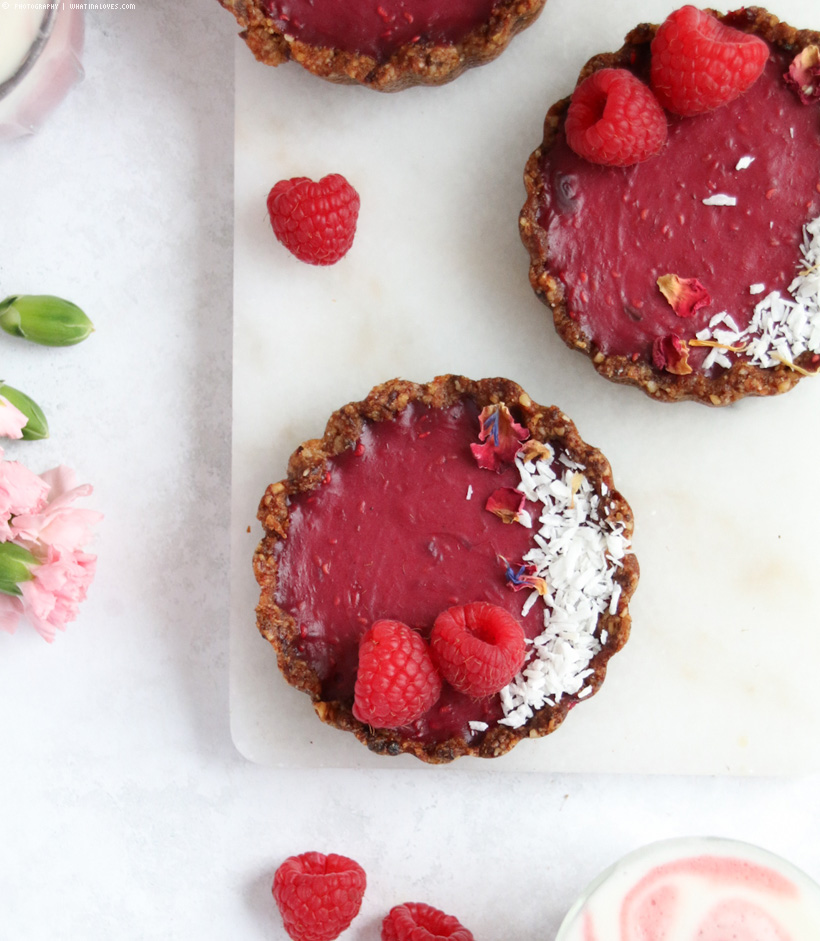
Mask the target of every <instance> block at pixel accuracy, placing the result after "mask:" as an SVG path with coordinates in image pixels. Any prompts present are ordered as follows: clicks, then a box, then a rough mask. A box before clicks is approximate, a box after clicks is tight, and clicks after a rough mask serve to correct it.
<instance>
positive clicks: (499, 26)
mask: <svg viewBox="0 0 820 941" xmlns="http://www.w3.org/2000/svg"><path fill="white" fill-rule="evenodd" d="M545 2H546V0H323V2H322V3H315V2H314V0H220V3H221V4H222V5H223V6H224V7H225V8H226V9H228V10H230V11H231V12H232V13H233V14H234V16H235V17H236V19H237V21H238V23H239V25H240V26H241V27H242V33H241V35H242V38H243V39H244V40H245V42H246V43H247V44H248V46H249V48H250V49H251V51H252V52H253V54H254V55H255V56H256V58H257V59H259V60H260V61H261V62H265V63H267V64H268V65H280V64H282V63H283V62H287V61H289V60H291V59H292V60H293V61H294V62H298V63H299V64H300V65H301V66H303V67H304V68H305V69H307V70H308V71H309V72H312V73H313V74H314V75H318V76H320V77H321V78H324V79H327V80H329V81H332V82H339V83H342V84H360V85H365V86H367V87H368V88H373V89H375V90H376V91H400V90H401V89H404V88H409V87H410V86H413V85H442V84H444V83H445V82H449V81H452V80H453V79H454V78H456V77H457V76H458V75H460V74H461V73H462V72H463V71H464V70H465V69H468V68H472V67H474V66H477V65H483V64H484V63H486V62H489V61H491V60H492V59H495V58H496V57H497V56H498V55H500V54H501V53H502V52H503V51H504V49H505V48H506V47H507V45H508V44H509V42H510V40H511V39H512V37H513V36H514V35H515V34H516V33H518V32H519V31H520V30H522V29H524V28H525V27H527V26H529V25H530V23H532V22H533V20H535V19H536V17H537V16H538V14H539V13H540V12H541V9H542V7H543V6H544V3H545Z"/></svg>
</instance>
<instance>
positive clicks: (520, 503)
mask: <svg viewBox="0 0 820 941" xmlns="http://www.w3.org/2000/svg"><path fill="white" fill-rule="evenodd" d="M524 503H525V498H524V494H523V493H521V491H520V490H514V489H513V488H512V487H499V488H498V490H494V491H493V492H492V493H491V494H490V496H489V497H488V498H487V502H486V503H485V504H484V509H485V510H489V511H490V513H495V515H496V516H497V517H498V518H499V519H500V520H501V522H502V523H517V522H518V518H519V513H520V512H521V511H522V510H523V509H524Z"/></svg>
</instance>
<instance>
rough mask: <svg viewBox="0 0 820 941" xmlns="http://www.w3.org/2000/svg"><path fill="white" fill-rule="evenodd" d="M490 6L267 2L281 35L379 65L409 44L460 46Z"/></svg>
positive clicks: (489, 1)
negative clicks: (366, 59) (353, 54)
mask: <svg viewBox="0 0 820 941" xmlns="http://www.w3.org/2000/svg"><path fill="white" fill-rule="evenodd" d="M494 2H495V0H447V2H444V3H442V2H441V0H323V2H321V3H316V2H314V0H270V2H269V3H268V13H269V15H270V17H271V19H272V20H273V22H274V23H275V25H276V27H277V29H279V30H281V31H282V32H283V33H284V34H285V35H287V36H289V37H293V38H294V39H298V40H299V41H301V42H304V43H308V44H309V45H312V46H323V47H326V48H328V49H340V50H342V51H343V52H350V53H355V54H358V55H366V56H371V57H372V58H374V59H376V60H377V61H383V60H384V59H386V58H388V57H389V56H390V55H392V54H393V53H394V52H395V51H396V50H397V49H399V48H400V47H402V46H404V45H407V44H413V43H421V42H424V43H433V44H435V45H444V44H450V43H456V42H459V41H460V40H462V39H463V38H464V37H465V36H466V35H467V34H468V33H469V32H471V31H472V30H473V29H476V28H477V27H479V26H481V25H482V24H483V23H486V22H487V21H488V20H489V17H490V13H491V11H492V8H493V4H494Z"/></svg>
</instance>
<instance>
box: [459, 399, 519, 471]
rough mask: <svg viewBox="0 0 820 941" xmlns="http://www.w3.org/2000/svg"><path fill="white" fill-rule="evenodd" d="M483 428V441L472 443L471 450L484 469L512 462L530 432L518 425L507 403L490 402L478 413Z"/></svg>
mask: <svg viewBox="0 0 820 941" xmlns="http://www.w3.org/2000/svg"><path fill="white" fill-rule="evenodd" d="M478 420H479V423H480V430H479V433H478V440H479V441H481V442H483V444H471V445H470V450H471V451H472V452H473V456H474V457H475V459H476V461H477V462H478V466H479V467H481V468H483V469H484V470H494V471H497V470H500V469H501V467H502V465H503V464H511V463H512V462H513V461H514V460H515V455H516V454H517V453H518V452H519V450H520V449H521V442H522V441H525V440H526V439H527V438H529V436H530V433H529V432H528V431H527V429H526V428H524V427H523V425H519V424H517V423H516V422H515V421H514V419H513V417H512V415H511V414H510V410H509V409H508V408H507V406H506V405H504V404H503V403H501V404H500V405H488V406H487V407H486V408H485V409H483V410H482V412H481V414H480V415H479V416H478Z"/></svg>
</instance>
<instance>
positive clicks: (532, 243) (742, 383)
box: [519, 7, 820, 406]
mask: <svg viewBox="0 0 820 941" xmlns="http://www.w3.org/2000/svg"><path fill="white" fill-rule="evenodd" d="M707 12H709V13H712V14H713V15H714V16H716V17H717V18H718V19H719V20H720V21H721V22H722V23H725V24H726V25H727V26H732V27H734V28H735V29H740V30H742V31H743V32H746V33H755V34H756V35H758V36H760V37H761V38H763V39H765V40H766V41H767V42H769V43H771V44H772V45H774V46H777V47H778V48H780V49H781V50H783V51H784V52H785V53H788V54H789V55H792V56H794V55H797V53H799V52H800V51H801V50H802V49H804V48H805V47H806V46H808V45H812V44H813V45H817V44H818V43H820V33H817V32H814V31H812V30H797V29H794V27H792V26H789V25H788V24H787V23H783V22H781V21H780V20H778V18H777V17H776V16H774V15H772V14H771V13H769V12H767V11H766V10H764V9H763V8H762V7H744V8H742V9H740V10H737V11H735V12H733V13H727V14H726V15H721V14H719V13H717V12H716V11H714V10H707ZM657 30H658V26H657V25H652V24H649V23H642V24H641V25H639V26H637V27H636V28H635V29H633V30H632V31H631V32H630V33H628V34H627V36H626V39H625V42H624V45H623V46H622V47H621V48H620V49H619V50H618V51H617V52H611V53H600V54H599V55H596V56H593V57H592V58H591V59H590V60H589V61H588V62H587V63H586V65H585V66H584V67H583V69H581V72H580V74H579V76H578V83H577V84H580V83H581V82H582V81H583V80H584V79H585V78H586V77H587V76H588V75H591V74H592V73H593V72H597V71H598V70H599V69H604V68H624V69H629V70H630V71H632V72H634V73H635V74H636V75H638V76H639V77H641V78H643V79H646V76H648V74H649V57H650V50H649V46H650V43H651V42H652V40H653V39H654V37H655V33H656V32H657ZM569 102H570V98H568V97H567V98H564V99H562V100H561V101H558V102H556V103H555V104H554V105H553V106H552V107H551V108H550V109H549V111H548V112H547V116H546V119H545V121H544V137H543V141H542V143H541V145H540V147H538V148H537V149H536V150H535V151H533V153H532V154H531V155H530V157H529V160H528V161H527V164H526V167H525V170H524V185H525V187H526V190H527V201H526V203H525V204H524V207H523V209H522V210H521V215H520V217H519V232H520V234H521V240H522V241H523V243H524V245H525V246H526V248H527V251H528V252H529V254H530V271H529V277H530V284H531V285H532V288H533V290H534V291H535V293H536V294H537V295H538V297H539V298H540V299H541V300H542V301H543V302H544V303H545V304H547V305H548V306H549V307H550V308H552V314H553V320H554V322H555V329H556V331H557V332H558V335H559V336H560V337H561V339H562V340H563V341H564V342H565V343H566V344H567V346H569V347H571V348H572V349H575V350H578V351H579V352H581V353H585V354H586V355H587V356H588V357H589V358H590V359H591V360H592V365H593V366H594V367H595V369H596V370H597V371H598V372H599V373H600V375H602V376H603V377H604V378H605V379H609V380H610V381H611V382H618V383H624V384H627V385H635V386H639V387H640V388H641V389H643V391H644V392H646V393H647V395H649V396H651V397H652V398H653V399H656V400H658V401H660V402H680V401H684V400H693V401H698V402H702V403H703V404H704V405H714V406H720V405H730V404H731V403H732V402H736V401H737V400H738V399H742V398H744V397H745V396H749V395H755V396H757V395H779V394H780V393H782V392H788V391H789V389H792V388H793V387H794V386H796V385H797V383H798V382H799V381H800V379H801V378H802V375H801V373H799V372H797V371H796V370H794V369H791V368H790V367H789V366H787V365H782V366H775V367H773V368H763V367H761V366H755V365H752V364H750V363H747V362H741V361H736V362H735V363H733V364H732V366H731V368H730V369H728V370H726V371H724V372H723V373H720V374H718V375H716V376H712V377H709V376H704V375H702V374H699V373H697V372H692V373H689V374H688V375H685V376H676V375H672V374H671V373H668V372H665V371H663V370H659V369H656V368H655V366H654V365H653V364H652V363H649V362H644V361H639V362H633V361H632V360H631V359H630V358H629V357H626V356H607V355H606V354H604V353H603V352H602V351H601V350H600V349H598V348H597V347H596V345H595V344H594V343H593V342H592V340H591V339H590V338H589V337H588V336H587V335H586V334H585V333H584V331H583V330H582V329H581V327H580V326H579V324H578V323H577V322H576V321H575V320H573V319H572V317H570V315H569V311H568V309H567V304H566V300H565V292H564V285H563V282H562V281H561V280H560V278H559V277H558V276H557V274H554V273H553V272H552V271H551V269H550V245H549V238H548V234H547V232H546V230H545V229H543V228H542V227H541V226H540V225H539V223H538V211H539V204H540V203H541V202H542V194H543V191H544V180H543V177H542V174H541V170H540V168H541V165H542V162H543V160H544V157H545V155H546V154H548V153H549V151H550V149H551V148H552V145H553V143H554V142H555V140H556V137H557V135H558V132H559V130H560V129H561V127H562V126H563V122H564V119H565V117H566V113H567V109H568V108H569ZM811 356H812V354H811V353H810V352H805V353H803V354H801V355H800V356H799V357H798V358H797V360H796V363H795V364H796V365H797V366H799V367H802V368H804V369H810V360H811ZM810 371H812V372H813V370H810Z"/></svg>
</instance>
